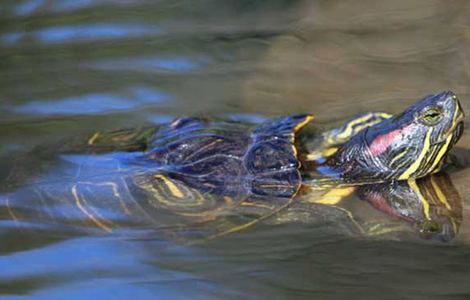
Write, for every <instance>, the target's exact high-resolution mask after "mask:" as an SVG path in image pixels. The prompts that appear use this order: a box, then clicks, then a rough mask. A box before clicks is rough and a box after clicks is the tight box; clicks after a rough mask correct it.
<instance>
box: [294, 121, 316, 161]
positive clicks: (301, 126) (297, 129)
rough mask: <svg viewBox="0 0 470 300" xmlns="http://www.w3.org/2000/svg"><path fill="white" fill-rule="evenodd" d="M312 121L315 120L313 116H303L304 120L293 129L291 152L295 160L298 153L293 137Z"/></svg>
mask: <svg viewBox="0 0 470 300" xmlns="http://www.w3.org/2000/svg"><path fill="white" fill-rule="evenodd" d="M313 119H315V116H314V115H307V116H305V120H303V121H302V122H300V123H298V124H297V125H296V126H295V127H294V134H293V135H292V139H291V144H292V152H293V153H294V156H295V157H296V158H297V157H298V152H297V148H296V147H295V135H296V134H297V132H299V130H300V129H302V128H303V127H304V126H305V125H307V124H308V123H310V122H312V121H313ZM299 168H300V162H299Z"/></svg>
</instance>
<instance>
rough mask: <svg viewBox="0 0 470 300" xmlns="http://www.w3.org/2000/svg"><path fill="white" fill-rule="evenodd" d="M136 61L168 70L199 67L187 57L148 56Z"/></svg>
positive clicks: (188, 69)
mask: <svg viewBox="0 0 470 300" xmlns="http://www.w3.org/2000/svg"><path fill="white" fill-rule="evenodd" d="M136 63H138V64H142V65H146V66H148V67H153V68H158V69H165V70H169V71H191V70H194V69H197V68H198V67H199V66H198V64H197V63H196V62H194V61H192V60H190V59H188V58H149V59H140V60H137V61H136Z"/></svg>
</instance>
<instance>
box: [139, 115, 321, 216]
mask: <svg viewBox="0 0 470 300" xmlns="http://www.w3.org/2000/svg"><path fill="white" fill-rule="evenodd" d="M311 120H312V116H310V115H296V116H290V117H283V118H279V119H274V120H270V121H268V122H265V123H261V124H257V125H254V124H245V123H243V124H242V123H238V122H227V121H211V120H207V119H201V118H181V119H176V120H175V121H173V122H172V123H170V124H168V125H165V126H164V127H162V128H160V130H158V131H157V132H156V133H155V135H154V137H153V138H152V139H151V142H150V148H151V149H153V150H152V151H151V152H150V153H147V154H146V155H145V156H144V158H145V161H149V162H150V163H153V164H154V165H155V168H156V170H157V171H156V172H155V174H152V176H151V177H149V176H148V174H146V175H144V176H141V177H137V178H136V185H137V186H139V187H141V188H143V189H144V190H145V191H146V192H147V193H149V194H151V195H154V197H152V198H153V199H154V200H153V201H154V204H155V205H156V206H164V207H166V208H169V209H170V210H171V211H172V212H174V213H181V214H186V215H193V216H195V215H197V214H200V216H205V217H213V216H214V211H218V212H219V213H220V212H225V213H226V211H227V210H226V209H228V208H233V207H234V206H239V205H240V204H241V203H243V204H245V205H255V202H256V203H259V202H265V203H264V204H263V205H269V206H273V208H274V207H279V206H280V205H283V204H285V203H286V201H288V200H289V199H291V198H292V197H294V196H295V194H296V193H297V191H298V190H299V188H300V185H301V175H300V172H299V168H300V163H299V161H298V159H297V151H296V149H295V147H294V139H295V134H296V132H297V131H298V130H300V129H301V128H302V127H303V126H304V125H305V124H307V123H308V122H310V121H311Z"/></svg>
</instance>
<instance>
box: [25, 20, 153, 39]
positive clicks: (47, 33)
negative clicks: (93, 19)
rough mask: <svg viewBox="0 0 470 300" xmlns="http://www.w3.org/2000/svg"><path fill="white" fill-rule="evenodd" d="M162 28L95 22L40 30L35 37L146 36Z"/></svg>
mask: <svg viewBox="0 0 470 300" xmlns="http://www.w3.org/2000/svg"><path fill="white" fill-rule="evenodd" d="M159 31H160V30H158V29H157V28H152V27H149V26H144V25H130V24H126V25H124V24H93V25H79V26H56V27H49V28H46V29H42V30H39V31H37V32H35V33H34V37H35V38H37V39H38V40H40V41H41V42H43V43H62V42H67V41H73V40H83V39H113V38H123V37H129V36H134V37H135V36H144V35H149V34H155V33H158V32H159Z"/></svg>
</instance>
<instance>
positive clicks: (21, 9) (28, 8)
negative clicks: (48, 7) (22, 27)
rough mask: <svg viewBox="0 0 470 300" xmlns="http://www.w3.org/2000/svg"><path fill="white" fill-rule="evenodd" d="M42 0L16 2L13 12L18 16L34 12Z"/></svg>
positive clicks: (42, 3)
mask: <svg viewBox="0 0 470 300" xmlns="http://www.w3.org/2000/svg"><path fill="white" fill-rule="evenodd" d="M44 2H45V1H44V0H26V1H23V2H21V3H20V4H18V6H16V8H15V14H16V15H18V16H26V15H29V14H32V13H33V12H35V11H36V10H37V9H38V8H40V7H41V6H42V5H44Z"/></svg>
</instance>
